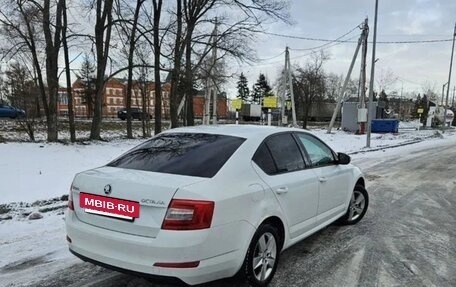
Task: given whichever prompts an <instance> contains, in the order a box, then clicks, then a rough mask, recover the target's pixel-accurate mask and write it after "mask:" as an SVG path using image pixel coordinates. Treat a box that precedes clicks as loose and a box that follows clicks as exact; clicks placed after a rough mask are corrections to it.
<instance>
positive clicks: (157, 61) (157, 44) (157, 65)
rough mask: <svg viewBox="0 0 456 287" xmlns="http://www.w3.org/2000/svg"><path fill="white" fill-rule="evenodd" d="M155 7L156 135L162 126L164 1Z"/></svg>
mask: <svg viewBox="0 0 456 287" xmlns="http://www.w3.org/2000/svg"><path fill="white" fill-rule="evenodd" d="M152 3H153V6H154V9H153V10H154V24H153V33H154V66H155V69H154V82H155V83H154V84H155V113H154V120H155V129H154V131H155V134H158V133H160V132H161V129H162V126H161V125H162V124H161V118H162V88H161V79H160V55H161V40H160V17H161V12H162V4H163V2H162V0H153V1H152Z"/></svg>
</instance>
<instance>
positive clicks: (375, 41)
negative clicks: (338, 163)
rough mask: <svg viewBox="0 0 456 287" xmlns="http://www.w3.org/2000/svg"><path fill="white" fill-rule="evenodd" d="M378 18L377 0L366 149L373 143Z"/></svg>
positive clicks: (376, 5) (376, 4)
mask: <svg viewBox="0 0 456 287" xmlns="http://www.w3.org/2000/svg"><path fill="white" fill-rule="evenodd" d="M377 16H378V0H375V18H374V39H373V43H372V64H371V76H370V83H369V109H368V110H367V111H368V112H367V136H366V147H370V144H371V143H370V142H371V130H372V129H371V125H372V117H373V114H372V113H371V111H372V107H373V106H374V105H373V102H374V76H375V48H376V45H377Z"/></svg>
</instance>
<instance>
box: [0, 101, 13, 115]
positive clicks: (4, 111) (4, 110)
mask: <svg viewBox="0 0 456 287" xmlns="http://www.w3.org/2000/svg"><path fill="white" fill-rule="evenodd" d="M0 117H12V115H11V109H9V107H8V106H7V105H3V104H0Z"/></svg>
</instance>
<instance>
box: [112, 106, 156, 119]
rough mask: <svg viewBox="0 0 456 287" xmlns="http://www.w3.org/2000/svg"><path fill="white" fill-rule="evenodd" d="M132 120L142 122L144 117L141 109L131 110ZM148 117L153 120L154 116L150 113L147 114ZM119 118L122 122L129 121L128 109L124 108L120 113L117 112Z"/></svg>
mask: <svg viewBox="0 0 456 287" xmlns="http://www.w3.org/2000/svg"><path fill="white" fill-rule="evenodd" d="M130 111H131V118H132V119H134V120H135V119H136V120H142V117H143V112H142V110H141V109H140V108H131V109H130ZM146 116H147V117H149V119H151V118H152V116H151V115H150V114H149V113H146ZM117 117H118V118H119V119H121V120H123V121H124V120H126V119H127V109H126V108H123V109H121V110H119V111H117Z"/></svg>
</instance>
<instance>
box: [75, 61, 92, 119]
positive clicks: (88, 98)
mask: <svg viewBox="0 0 456 287" xmlns="http://www.w3.org/2000/svg"><path fill="white" fill-rule="evenodd" d="M95 71H96V67H95V65H94V64H93V63H92V62H91V61H90V58H89V56H88V55H87V54H85V55H84V58H83V61H82V63H81V73H80V74H79V75H78V77H79V78H81V79H82V81H83V83H84V94H83V102H84V103H85V104H86V105H87V117H88V118H90V117H91V116H92V113H93V107H94V100H95V99H94V97H95V87H94V81H95V79H94V73H95Z"/></svg>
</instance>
